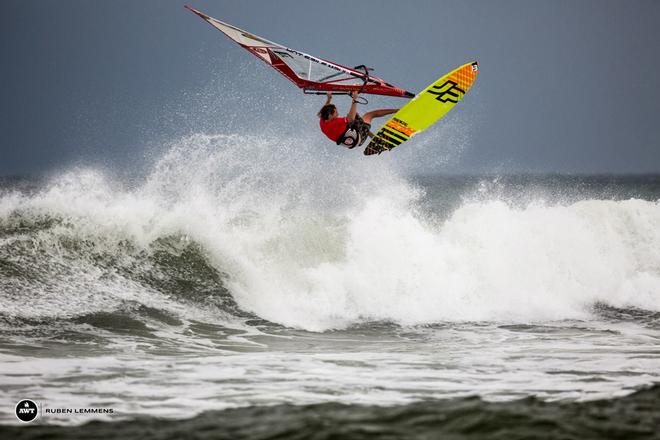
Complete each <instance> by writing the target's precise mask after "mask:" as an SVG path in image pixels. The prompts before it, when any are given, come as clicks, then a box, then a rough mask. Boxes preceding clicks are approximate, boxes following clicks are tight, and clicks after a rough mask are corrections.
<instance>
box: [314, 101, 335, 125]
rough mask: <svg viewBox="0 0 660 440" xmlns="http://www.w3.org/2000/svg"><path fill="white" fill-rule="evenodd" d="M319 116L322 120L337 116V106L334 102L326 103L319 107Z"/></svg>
mask: <svg viewBox="0 0 660 440" xmlns="http://www.w3.org/2000/svg"><path fill="white" fill-rule="evenodd" d="M318 116H319V118H321V119H323V120H324V121H329V120H330V119H333V118H336V117H337V107H335V105H334V104H326V105H324V106H323V107H321V110H320V111H319V112H318Z"/></svg>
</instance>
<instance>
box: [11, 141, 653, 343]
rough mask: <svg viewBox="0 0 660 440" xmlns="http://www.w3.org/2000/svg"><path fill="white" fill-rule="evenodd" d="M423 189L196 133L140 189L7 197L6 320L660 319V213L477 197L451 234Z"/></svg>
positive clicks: (288, 151) (62, 186)
mask: <svg viewBox="0 0 660 440" xmlns="http://www.w3.org/2000/svg"><path fill="white" fill-rule="evenodd" d="M426 190H427V188H424V187H422V186H420V185H418V184H416V183H414V182H413V181H412V180H411V179H408V178H406V177H405V176H404V175H403V174H402V173H401V172H398V171H397V170H396V168H395V167H394V166H392V163H391V162H389V161H387V160H383V161H378V162H376V161H371V162H367V161H364V160H355V157H352V158H343V157H340V156H335V155H334V154H332V153H327V154H325V155H321V157H320V159H319V158H318V155H317V156H315V155H314V151H313V150H311V149H310V148H308V147H304V146H301V144H300V143H296V142H294V141H291V142H283V141H281V140H273V139H271V138H267V137H257V136H236V135H232V136H206V135H195V136H191V137H189V138H186V139H182V140H181V141H179V142H178V143H176V144H175V145H173V146H172V147H171V148H170V149H169V151H168V153H167V154H166V155H165V156H164V157H163V158H162V159H161V160H160V161H159V162H158V163H157V165H156V166H155V167H154V169H153V171H152V172H151V173H150V174H149V175H148V176H147V178H146V179H145V180H144V181H143V182H142V183H140V184H137V185H134V186H133V187H130V186H129V185H126V184H123V183H122V182H120V181H117V180H114V179H111V178H109V177H107V176H106V175H104V174H103V173H102V172H100V171H98V170H73V171H70V172H68V173H65V174H63V175H61V176H58V177H56V178H54V179H53V180H52V181H51V182H49V183H47V184H46V185H45V186H44V187H43V188H42V189H41V190H39V191H33V192H30V193H26V192H21V191H5V192H3V193H2V195H1V196H0V275H1V277H0V283H1V285H0V290H1V291H2V296H3V306H2V309H0V311H1V312H2V313H3V314H5V315H7V316H12V317H23V318H59V317H76V316H89V315H93V314H95V313H108V312H112V311H115V310H122V309H125V308H126V307H131V305H133V306H141V307H147V308H150V309H154V310H161V311H163V312H166V313H168V314H170V315H172V316H174V317H178V318H184V319H185V318H190V317H196V318H200V317H203V319H205V320H208V322H218V321H220V322H222V321H225V320H232V319H234V318H237V317H238V318H241V319H245V318H246V317H253V316H258V317H260V318H263V319H265V320H268V321H271V322H273V323H278V324H282V325H285V326H291V327H298V328H303V329H307V330H313V331H323V330H327V329H333V328H345V327H347V326H351V325H359V324H360V323H363V322H369V321H387V322H393V323H396V324H400V325H417V324H430V323H436V322H444V321H505V322H509V321H511V322H528V321H543V320H558V319H581V318H584V317H588V316H589V315H590V314H592V313H593V308H594V305H596V304H605V305H608V306H612V307H637V308H641V309H645V310H651V311H660V251H659V249H660V232H659V231H660V205H659V204H658V202H657V201H646V200H636V199H631V200H618V201H615V200H597V199H586V200H580V201H576V202H571V203H547V202H543V201H541V200H534V199H532V200H530V201H528V202H526V203H525V204H524V205H522V206H521V205H520V204H516V203H512V202H511V201H510V200H506V199H505V198H489V197H483V196H481V197H477V198H474V197H470V196H471V195H470V194H464V196H465V197H463V201H462V202H460V203H457V204H456V206H454V207H453V208H452V209H451V211H450V212H445V213H443V215H442V216H441V220H439V217H438V216H434V215H431V214H430V213H429V212H428V210H427V209H426V208H427V207H426V205H428V199H427V198H426ZM433 191H435V192H438V191H440V192H441V191H442V188H433ZM26 297H29V298H30V301H29V302H26V301H25V298H26Z"/></svg>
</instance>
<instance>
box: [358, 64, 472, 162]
mask: <svg viewBox="0 0 660 440" xmlns="http://www.w3.org/2000/svg"><path fill="white" fill-rule="evenodd" d="M478 72H479V64H478V63H477V62H476V61H474V62H471V63H467V64H465V65H463V66H461V67H459V68H458V69H455V70H452V71H451V72H449V73H448V74H446V75H444V76H443V77H442V78H440V79H439V80H437V81H435V82H434V83H433V84H431V85H430V86H428V87H427V88H425V89H424V90H422V92H420V93H418V94H417V96H415V97H414V98H413V99H412V100H411V101H410V102H409V103H408V104H406V105H405V106H403V107H402V108H401V109H400V110H399V111H398V112H396V113H395V114H394V116H392V117H391V118H390V119H389V120H388V121H387V122H386V123H385V125H383V126H382V127H381V129H380V130H378V133H376V136H374V138H373V139H372V140H371V142H369V145H367V148H365V150H364V154H366V155H371V154H380V153H382V152H383V151H387V150H391V149H392V148H394V147H398V146H399V145H401V144H402V143H404V142H405V141H407V140H408V139H410V138H411V137H413V136H414V135H415V134H417V133H419V132H421V131H424V130H426V129H427V128H429V127H430V126H431V125H433V124H434V123H435V122H436V121H437V120H438V119H440V118H442V117H443V116H444V115H445V114H447V112H448V111H449V110H451V109H452V108H453V107H454V106H455V105H456V104H458V101H460V100H461V99H462V98H463V96H464V95H465V94H466V93H467V92H468V90H469V89H470V87H471V86H472V83H474V80H475V79H477V73H478Z"/></svg>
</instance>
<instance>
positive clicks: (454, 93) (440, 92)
mask: <svg viewBox="0 0 660 440" xmlns="http://www.w3.org/2000/svg"><path fill="white" fill-rule="evenodd" d="M428 93H430V94H432V95H437V96H436V97H435V99H436V100H438V101H440V102H445V103H446V102H453V103H454V104H457V103H458V101H460V99H461V98H462V97H463V95H465V91H464V90H463V89H461V88H459V87H458V83H455V82H454V81H452V80H450V79H448V80H447V81H445V82H444V84H442V85H441V86H433V87H431V89H429V90H428Z"/></svg>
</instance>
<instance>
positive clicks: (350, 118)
mask: <svg viewBox="0 0 660 440" xmlns="http://www.w3.org/2000/svg"><path fill="white" fill-rule="evenodd" d="M357 97H358V92H351V98H353V103H352V104H351V109H350V110H349V111H348V115H346V119H348V122H349V123H350V122H353V121H354V120H355V115H357V104H358V103H357Z"/></svg>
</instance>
